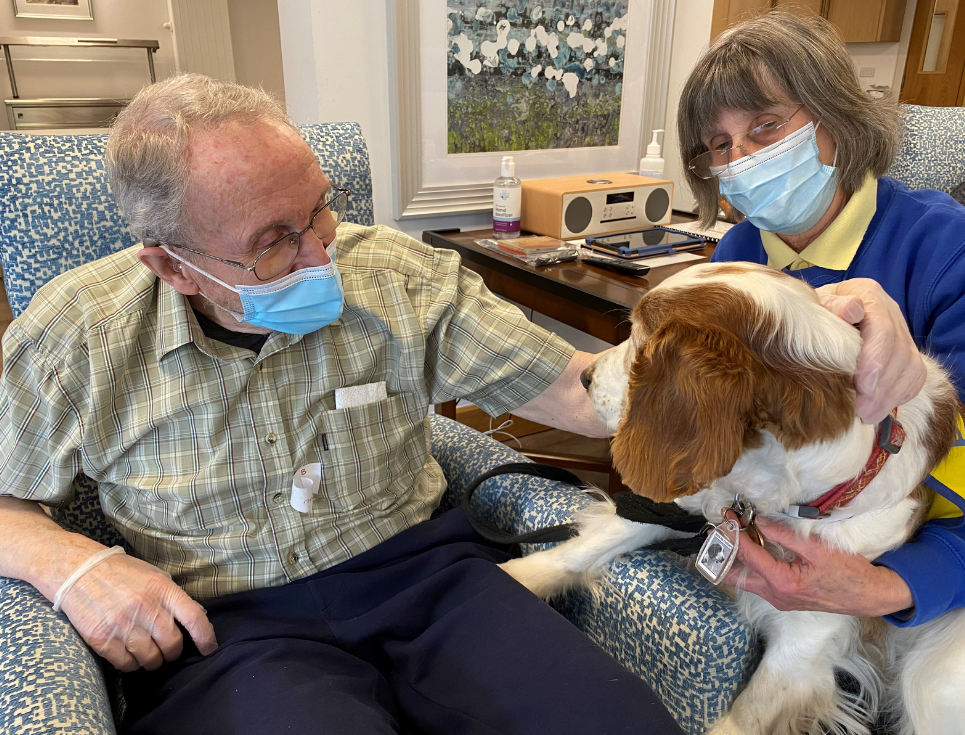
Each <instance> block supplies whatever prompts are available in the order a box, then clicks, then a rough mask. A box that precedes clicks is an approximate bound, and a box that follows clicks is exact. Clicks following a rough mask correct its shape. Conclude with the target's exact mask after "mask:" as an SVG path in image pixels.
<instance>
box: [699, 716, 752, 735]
mask: <svg viewBox="0 0 965 735" xmlns="http://www.w3.org/2000/svg"><path fill="white" fill-rule="evenodd" d="M707 735H749V733H746V732H745V731H743V730H741V728H740V727H738V726H737V722H736V721H735V719H734V718H733V717H731V716H730V715H724V716H723V717H721V718H720V719H719V720H717V722H715V723H714V724H713V725H712V726H711V728H710V729H709V730H708V731H707Z"/></svg>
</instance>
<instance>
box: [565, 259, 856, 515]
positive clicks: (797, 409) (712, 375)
mask: <svg viewBox="0 0 965 735" xmlns="http://www.w3.org/2000/svg"><path fill="white" fill-rule="evenodd" d="M632 321H633V328H632V332H631V336H630V339H629V340H627V341H626V342H624V343H623V344H622V345H620V346H619V347H617V348H616V349H614V350H611V351H610V352H608V353H606V354H605V355H604V356H603V357H602V358H600V359H599V360H598V361H597V362H595V363H594V364H593V365H592V366H590V367H589V368H588V369H587V370H586V371H585V373H584V376H583V380H584V385H586V386H587V390H588V391H589V393H590V399H591V401H592V403H593V405H594V408H595V409H596V411H597V413H598V414H599V415H600V417H601V418H603V420H604V421H606V422H607V424H608V426H609V427H610V429H611V431H615V435H614V438H613V446H612V450H613V461H614V466H615V467H616V468H617V470H618V471H619V472H620V474H621V476H622V477H623V481H624V482H625V483H626V484H627V485H628V486H629V487H630V488H632V489H633V490H634V491H635V492H638V493H640V494H643V495H647V496H649V497H651V498H653V499H654V500H658V501H665V500H672V499H673V498H677V497H680V496H683V495H691V494H693V493H696V492H697V491H699V490H701V489H703V488H705V487H707V486H709V485H710V483H712V482H713V481H714V480H716V479H718V478H721V477H724V476H726V475H727V474H729V473H730V471H731V469H732V468H733V466H734V464H735V462H736V461H737V459H738V457H740V455H741V452H743V451H744V450H745V449H746V448H751V447H755V446H759V445H760V444H761V441H762V432H763V431H770V432H771V433H772V434H773V435H774V436H775V437H776V438H777V439H778V441H780V442H781V443H782V444H783V445H784V447H785V448H787V449H797V448H800V447H802V446H804V445H805V444H809V443H814V442H822V441H828V440H831V439H833V438H835V437H837V436H839V435H841V434H843V433H844V432H845V431H847V429H848V428H849V427H850V426H851V424H852V423H853V422H854V420H855V409H854V406H855V403H854V401H855V396H854V388H853V374H854V370H855V364H856V362H857V358H858V352H859V350H860V347H861V340H860V335H859V333H858V331H857V330H856V329H854V328H853V327H852V326H850V325H848V324H847V323H845V322H844V321H843V320H841V319H839V318H838V317H836V316H834V315H833V314H831V313H830V312H829V311H828V310H826V309H825V308H824V307H822V306H821V304H820V303H819V301H818V297H817V294H816V293H815V292H814V290H813V289H812V288H811V287H810V286H808V285H807V284H805V283H803V282H801V281H799V280H798V279H796V278H792V277H790V276H787V275H784V274H782V273H779V272H777V271H774V270H772V269H769V268H765V267H763V266H757V265H752V264H747V263H728V264H705V265H698V266H693V267H691V268H688V269H686V270H685V271H683V272H681V273H679V274H677V275H675V276H673V277H672V278H669V279H667V280H666V281H664V282H663V283H662V284H660V286H658V287H657V288H654V289H653V290H652V291H650V292H649V293H648V294H647V295H646V296H644V297H643V299H641V300H640V303H639V304H638V305H637V306H636V308H635V309H634V311H633V315H632Z"/></svg>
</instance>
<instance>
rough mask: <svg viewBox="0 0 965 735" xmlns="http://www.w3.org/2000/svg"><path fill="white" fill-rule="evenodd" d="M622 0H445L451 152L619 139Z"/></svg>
mask: <svg viewBox="0 0 965 735" xmlns="http://www.w3.org/2000/svg"><path fill="white" fill-rule="evenodd" d="M627 6H628V0H568V1H563V2H551V1H550V0H447V8H446V13H447V21H448V22H447V29H448V69H447V83H448V95H447V111H448V152H449V153H450V154H454V153H482V152H487V153H488V152H495V151H519V150H544V149H552V148H582V147H590V146H613V145H617V144H618V141H619V136H620V109H621V104H622V96H623V69H624V58H625V54H626V48H627V17H628V7H627Z"/></svg>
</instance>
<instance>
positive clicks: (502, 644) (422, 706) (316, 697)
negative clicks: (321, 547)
mask: <svg viewBox="0 0 965 735" xmlns="http://www.w3.org/2000/svg"><path fill="white" fill-rule="evenodd" d="M508 558H509V556H508V555H507V554H506V553H505V552H504V551H501V550H499V549H496V548H493V547H492V546H490V545H488V544H487V542H485V541H484V540H483V539H482V538H481V537H480V536H478V535H477V534H476V533H475V532H474V531H473V530H472V528H471V527H470V525H469V523H468V522H467V520H466V517H465V515H464V514H463V512H462V511H461V510H454V511H450V512H448V513H445V514H443V515H441V516H439V517H438V518H435V519H433V520H430V521H426V522H425V523H422V524H420V525H418V526H416V527H413V528H411V529H409V530H407V531H405V532H403V533H400V534H398V535H397V536H394V537H393V538H390V539H389V540H388V541H385V542H384V543H382V544H379V545H378V546H376V547H375V548H373V549H370V550H369V551H367V552H365V553H364V554H361V555H359V556H357V557H355V558H354V559H350V560H349V561H346V562H344V563H342V564H339V565H337V566H335V567H332V568H330V569H326V570H325V571H322V572H319V573H318V574H314V575H312V576H311V577H307V578H305V579H301V580H298V581H296V582H293V583H291V584H287V585H284V586H282V587H272V588H268V589H260V590H253V591H250V592H243V593H239V594H234V595H229V596H226V597H221V598H217V599H213V600H206V601H205V603H204V604H205V606H206V607H207V611H208V617H209V619H210V620H211V622H212V624H213V625H214V628H215V632H216V633H217V636H218V642H219V648H218V650H217V651H216V652H215V653H213V654H211V655H210V656H200V655H199V654H198V652H197V649H195V648H194V647H193V646H192V645H191V644H190V643H189V639H188V638H187V636H186V641H185V651H184V654H183V655H182V656H181V658H180V659H179V660H178V661H175V662H172V663H170V664H165V665H163V666H162V667H161V668H160V669H158V670H157V671H154V672H145V671H140V672H137V673H134V674H130V675H127V676H125V677H124V680H123V686H124V694H125V699H126V700H127V704H128V713H127V716H126V717H125V725H124V728H123V731H124V732H126V733H130V734H132V735H133V734H135V733H136V734H138V735H140V734H142V733H156V734H158V735H160V734H161V733H165V734H167V733H171V734H175V733H176V734H178V735H180V734H181V733H192V735H202V734H205V733H212V734H214V733H217V734H218V735H229V734H238V735H242V734H245V735H247V734H249V733H250V734H252V735H254V734H255V733H258V734H260V733H291V734H292V735H302V734H307V733H324V734H325V735H341V734H342V733H346V734H351V735H360V734H363V733H364V734H366V735H368V734H369V733H371V734H373V735H376V734H381V733H426V734H431V735H435V734H437V733H438V734H439V735H456V734H465V735H477V734H478V735H484V734H485V735H495V734H496V733H519V734H520V735H524V734H525V735H539V734H541V733H547V734H548V735H549V734H552V735H566V734H568V733H574V735H575V734H576V733H579V734H580V735H590V734H592V733H600V735H603V733H607V734H608V735H620V734H623V733H638V734H639V733H655V734H660V735H664V734H665V733H666V734H669V733H673V734H674V735H678V734H679V733H680V732H681V730H680V729H679V727H678V726H677V724H676V723H675V722H674V720H673V718H672V717H671V715H670V714H669V713H668V712H667V710H666V709H665V708H664V706H663V705H662V704H661V703H660V701H659V700H658V699H657V697H656V695H655V694H654V693H653V691H652V690H651V689H650V688H649V687H648V686H647V685H646V684H645V683H644V682H643V681H641V680H640V679H639V678H637V677H636V676H634V675H633V674H631V673H630V672H628V671H627V670H626V669H624V668H623V667H622V666H621V665H620V664H618V663H617V662H616V661H615V660H613V659H612V658H611V657H610V656H609V655H608V654H606V653H605V652H604V651H603V650H601V649H600V648H598V647H597V646H596V645H594V644H593V643H592V642H591V641H590V640H589V639H588V638H586V636H584V635H583V633H581V632H580V631H579V630H578V629H577V628H575V627H574V626H573V625H572V624H570V623H569V622H568V621H567V620H566V619H565V618H563V617H562V616H561V615H559V614H558V613H557V612H556V611H554V610H553V609H552V608H550V607H549V606H548V605H547V604H545V603H544V602H542V601H541V600H539V599H537V598H536V597H535V596H534V595H532V594H531V593H530V592H529V591H528V590H526V589H524V588H523V587H522V586H521V585H519V584H518V583H517V582H516V581H514V580H513V579H512V578H510V577H509V575H507V574H505V573H504V572H503V571H502V570H501V569H498V568H497V567H496V564H497V563H499V562H502V561H505V560H506V559H508Z"/></svg>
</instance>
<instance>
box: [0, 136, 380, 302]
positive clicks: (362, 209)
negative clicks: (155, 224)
mask: <svg viewBox="0 0 965 735" xmlns="http://www.w3.org/2000/svg"><path fill="white" fill-rule="evenodd" d="M300 130H301V132H302V135H303V136H304V138H305V140H306V141H308V144H309V145H310V146H311V147H312V150H314V151H315V155H316V156H317V157H318V159H319V161H320V162H321V164H322V168H323V170H324V171H325V173H326V174H327V175H328V176H329V177H330V178H331V180H332V182H333V183H335V184H337V185H338V186H341V187H343V188H346V189H350V190H351V191H352V196H350V197H349V203H348V213H347V219H348V220H349V221H350V222H355V223H357V224H362V225H371V224H374V222H375V219H374V216H373V213H372V174H371V170H370V168H369V155H368V149H367V148H366V145H365V139H364V138H363V137H362V131H361V128H360V127H359V125H358V123H325V124H321V125H306V126H304V127H302V128H300ZM106 140H107V134H106V133H98V134H95V135H24V134H22V133H0V259H2V262H3V274H4V282H5V285H6V288H7V298H8V299H9V301H10V308H11V310H12V311H13V315H14V316H19V315H20V314H21V312H23V310H24V309H26V308H27V304H28V303H30V299H31V297H32V296H33V295H34V293H35V292H36V291H37V289H38V288H40V287H41V286H42V285H44V284H45V283H47V281H49V280H50V279H51V278H53V277H54V276H56V275H58V274H60V273H63V272H64V271H66V270H68V269H70V268H73V267H75V266H78V265H81V264H82V263H86V262H88V261H90V260H95V259H97V258H101V257H103V256H105V255H110V254H111V253H114V252H117V251H118V250H121V249H123V248H126V247H130V246H132V245H135V244H137V238H136V237H134V235H133V233H132V232H131V231H130V229H128V227H127V223H126V222H125V221H124V219H123V217H122V216H121V213H120V211H119V210H118V208H117V205H116V204H115V203H114V198H113V197H112V196H111V194H110V191H109V189H108V187H107V175H106V173H105V171H104V143H105V141H106Z"/></svg>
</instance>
